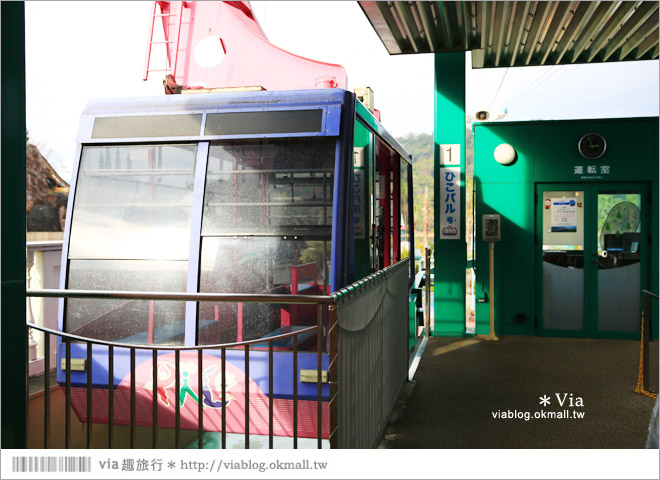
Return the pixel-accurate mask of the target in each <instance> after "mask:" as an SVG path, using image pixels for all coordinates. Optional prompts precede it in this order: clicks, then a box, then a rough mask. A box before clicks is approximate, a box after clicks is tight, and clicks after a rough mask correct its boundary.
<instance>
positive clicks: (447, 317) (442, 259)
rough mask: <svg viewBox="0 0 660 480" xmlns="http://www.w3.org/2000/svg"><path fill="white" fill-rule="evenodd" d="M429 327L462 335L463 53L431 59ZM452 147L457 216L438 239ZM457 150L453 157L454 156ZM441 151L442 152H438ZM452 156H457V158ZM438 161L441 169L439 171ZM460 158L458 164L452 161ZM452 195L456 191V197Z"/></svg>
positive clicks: (444, 333)
mask: <svg viewBox="0 0 660 480" xmlns="http://www.w3.org/2000/svg"><path fill="white" fill-rule="evenodd" d="M434 98H435V101H434V104H435V131H434V153H433V158H434V169H433V170H434V184H435V188H434V195H435V205H434V210H435V212H434V214H435V229H434V230H435V231H434V235H435V242H434V243H435V246H434V248H435V257H434V261H435V282H434V289H435V305H434V308H435V315H434V318H435V323H434V327H433V332H432V334H433V335H434V336H452V337H459V336H463V335H464V334H465V262H466V253H467V252H466V243H465V238H466V237H465V52H455V53H438V54H436V55H435V97H434ZM449 146H453V150H452V152H453V157H452V160H451V166H452V167H453V168H454V169H455V168H458V167H460V193H459V194H458V198H456V201H457V203H458V202H460V214H459V215H458V218H457V220H458V221H459V222H460V223H459V224H458V225H457V224H456V223H454V225H456V226H457V227H458V228H457V230H458V232H457V234H456V236H455V237H452V238H444V239H443V238H441V230H442V226H441V224H440V217H441V213H443V212H441V210H444V211H445V214H446V212H447V211H448V210H449V207H448V206H447V205H446V203H445V202H443V200H444V199H445V198H446V197H447V189H446V188H445V190H444V191H441V190H442V189H441V179H442V176H443V175H444V172H447V171H446V170H445V169H446V168H447V166H449V165H447V164H446V162H447V161H448V157H447V155H448V153H447V152H448V148H449ZM456 146H458V150H459V152H456V150H457V149H456ZM441 150H442V151H441ZM456 153H459V155H458V156H457V155H456ZM441 158H442V159H443V162H445V166H441V165H440V162H441ZM458 159H460V162H459V161H458ZM457 193H458V192H457Z"/></svg>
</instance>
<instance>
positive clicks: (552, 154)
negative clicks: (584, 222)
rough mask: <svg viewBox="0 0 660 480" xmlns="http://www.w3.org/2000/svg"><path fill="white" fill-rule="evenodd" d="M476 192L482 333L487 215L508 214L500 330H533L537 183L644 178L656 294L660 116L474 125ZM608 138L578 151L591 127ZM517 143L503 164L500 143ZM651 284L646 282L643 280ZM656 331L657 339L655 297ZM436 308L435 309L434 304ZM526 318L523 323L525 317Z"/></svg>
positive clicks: (500, 249) (481, 324)
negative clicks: (598, 151) (602, 145)
mask: <svg viewBox="0 0 660 480" xmlns="http://www.w3.org/2000/svg"><path fill="white" fill-rule="evenodd" d="M473 128H474V158H475V165H474V185H475V190H476V197H475V198H476V204H475V208H476V219H475V220H476V221H475V224H476V237H477V238H476V273H477V281H476V285H475V294H476V298H477V303H476V321H477V329H476V333H477V334H487V333H488V331H489V323H490V312H489V303H488V301H485V302H479V300H480V299H486V297H487V296H488V297H489V296H490V295H489V292H488V278H489V268H488V266H489V263H488V262H489V253H488V243H487V242H482V241H481V216H482V215H483V214H492V213H499V214H500V215H501V216H502V241H500V242H496V243H495V272H496V275H495V285H496V291H495V312H496V315H495V331H496V333H498V334H504V335H534V334H535V332H536V329H535V322H534V317H535V311H536V301H537V300H536V298H535V296H537V295H538V292H537V291H536V289H537V286H536V283H537V280H536V274H535V248H536V246H535V236H534V235H535V198H534V197H535V185H536V183H544V182H545V183H553V182H571V183H575V182H584V183H592V182H620V181H621V182H623V181H628V182H646V183H647V184H648V185H649V186H650V191H651V197H652V198H651V204H650V206H651V210H650V216H649V219H650V220H651V224H650V228H649V230H648V231H649V232H651V234H652V235H651V245H650V251H651V255H650V258H649V263H650V266H649V267H650V268H648V272H649V275H648V277H649V278H646V279H642V285H645V286H646V287H647V288H650V289H651V290H652V291H654V292H656V293H657V292H658V276H659V272H658V235H657V233H658V119H657V118H637V119H606V120H579V121H578V120H576V121H554V122H516V123H514V122H511V123H509V122H498V123H484V124H475V125H474V127H473ZM592 131H596V132H598V133H601V134H602V135H603V136H605V138H606V139H607V150H606V152H605V154H604V155H603V157H601V158H600V159H598V160H595V161H588V160H586V159H584V158H583V157H582V156H580V154H579V153H578V150H577V145H578V141H579V139H580V138H581V137H582V135H584V134H585V133H588V132H592ZM501 143H508V144H510V145H512V146H513V147H514V148H515V149H516V152H517V159H516V161H515V162H514V163H513V164H512V165H509V166H503V165H500V164H498V163H497V162H496V161H495V159H494V157H493V151H494V149H495V147H496V146H497V145H499V144H501ZM592 164H593V165H598V166H599V165H608V166H609V167H610V168H609V173H608V174H602V175H601V174H600V173H599V174H592V175H589V174H587V173H584V172H583V174H579V173H576V171H575V170H576V169H575V167H576V166H580V165H581V166H584V169H585V172H586V167H587V165H592ZM645 282H646V284H645ZM655 305H656V308H655V312H654V326H653V336H654V338H658V314H657V310H658V309H657V302H655ZM436 308H437V307H436ZM521 320H522V321H521Z"/></svg>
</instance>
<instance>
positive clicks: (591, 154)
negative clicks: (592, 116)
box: [578, 133, 607, 158]
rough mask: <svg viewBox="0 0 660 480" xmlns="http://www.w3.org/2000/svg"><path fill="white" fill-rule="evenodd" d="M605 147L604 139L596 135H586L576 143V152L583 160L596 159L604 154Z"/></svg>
mask: <svg viewBox="0 0 660 480" xmlns="http://www.w3.org/2000/svg"><path fill="white" fill-rule="evenodd" d="M606 147H607V143H606V142H605V139H604V138H603V136H602V135H599V134H597V133H587V134H586V135H585V136H583V137H582V138H581V139H580V142H579V143H578V150H579V151H580V155H582V156H583V157H584V158H598V157H600V156H602V155H603V153H605V148H606Z"/></svg>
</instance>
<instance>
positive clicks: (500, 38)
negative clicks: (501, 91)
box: [493, 2, 513, 67]
mask: <svg viewBox="0 0 660 480" xmlns="http://www.w3.org/2000/svg"><path fill="white" fill-rule="evenodd" d="M493 3H495V4H499V5H498V8H497V11H496V14H495V25H496V31H495V33H494V34H493V48H494V53H495V59H494V62H493V63H494V65H495V66H496V67H499V66H500V60H501V59H502V56H503V55H504V50H505V48H506V46H508V43H507V40H506V39H507V35H510V33H509V28H508V27H509V25H510V24H511V7H512V5H513V3H512V2H493Z"/></svg>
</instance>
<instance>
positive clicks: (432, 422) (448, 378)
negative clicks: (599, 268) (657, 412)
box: [379, 336, 658, 449]
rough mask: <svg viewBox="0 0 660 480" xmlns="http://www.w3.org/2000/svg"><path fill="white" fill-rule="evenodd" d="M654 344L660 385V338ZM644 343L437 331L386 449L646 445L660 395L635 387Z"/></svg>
mask: <svg viewBox="0 0 660 480" xmlns="http://www.w3.org/2000/svg"><path fill="white" fill-rule="evenodd" d="M650 350H651V357H650V370H651V371H650V376H649V378H650V390H651V391H653V392H657V391H658V342H657V341H655V342H652V343H651V349H650ZM639 351H640V343H639V341H629V340H596V339H575V338H541V337H516V336H508V337H507V336H505V337H500V341H499V342H485V341H482V340H476V339H467V340H466V339H447V338H431V339H430V340H429V343H428V345H427V346H426V350H425V351H424V355H423V357H422V360H421V362H420V365H419V368H418V369H417V373H416V374H415V378H414V380H413V381H412V382H407V383H406V384H405V385H404V387H403V389H402V392H401V395H400V397H399V402H398V404H397V407H396V409H395V412H394V413H393V415H392V418H391V420H390V424H389V425H388V427H387V428H386V430H385V434H384V436H383V439H382V441H381V443H380V445H379V448H435V449H449V448H502V449H509V448H599V449H606V448H616V449H622V448H644V446H645V443H646V437H647V430H648V425H649V419H650V417H651V410H652V409H653V404H654V400H652V399H650V398H648V397H646V396H644V395H640V394H637V393H634V390H635V386H636V384H637V375H638V368H639ZM557 395H559V398H558V396H557ZM543 396H547V397H548V400H549V401H550V403H549V404H547V405H546V406H543V405H541V404H540V401H541V397H543ZM560 399H561V400H563V401H564V404H563V406H562V405H560V401H559V400H560ZM571 402H572V405H571ZM498 412H499V413H498ZM541 412H545V414H546V417H547V416H548V412H555V413H561V414H562V415H565V414H568V416H569V417H572V416H573V415H577V414H579V413H584V417H583V418H561V419H559V418H537V419H535V418H533V416H534V415H535V414H537V415H542V413H541ZM573 412H576V413H575V414H574V413H573ZM527 413H529V415H530V416H532V418H530V419H529V420H527V421H526V420H525V419H524V416H525V415H526V414H527ZM494 414H495V415H500V414H501V415H504V416H514V417H515V416H519V417H520V418H494Z"/></svg>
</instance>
